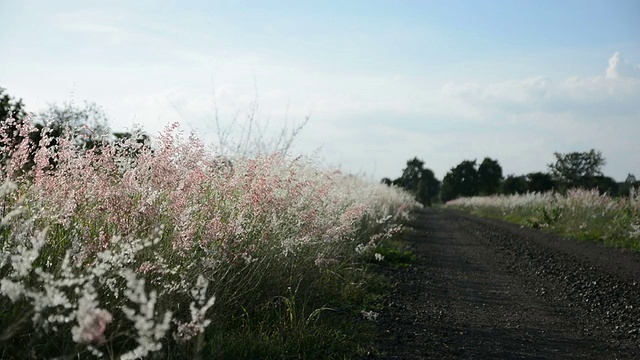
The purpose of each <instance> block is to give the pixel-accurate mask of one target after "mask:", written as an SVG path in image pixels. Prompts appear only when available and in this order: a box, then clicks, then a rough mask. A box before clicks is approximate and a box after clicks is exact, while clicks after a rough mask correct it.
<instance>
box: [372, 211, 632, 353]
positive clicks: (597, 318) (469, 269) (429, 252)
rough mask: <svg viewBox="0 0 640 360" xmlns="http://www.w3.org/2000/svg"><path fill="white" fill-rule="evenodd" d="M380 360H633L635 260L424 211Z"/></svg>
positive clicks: (391, 304) (390, 308)
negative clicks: (415, 257)
mask: <svg viewBox="0 0 640 360" xmlns="http://www.w3.org/2000/svg"><path fill="white" fill-rule="evenodd" d="M408 225H409V226H411V227H412V230H411V231H409V232H408V233H407V235H406V236H405V240H406V241H407V242H408V243H409V244H410V246H411V247H412V249H413V251H414V252H415V253H416V255H417V256H418V257H417V259H416V261H415V262H414V263H413V264H412V265H411V266H410V267H408V268H403V269H399V270H393V269H386V270H383V271H385V272H386V273H387V275H389V276H391V278H392V279H393V281H394V282H395V283H396V284H397V285H396V287H395V291H394V293H393V294H392V295H391V296H390V297H389V298H388V299H387V301H386V304H385V310H383V311H382V312H381V314H380V316H379V317H378V320H377V323H378V326H379V330H380V338H379V342H378V345H379V347H380V354H379V355H377V356H373V355H372V356H371V357H372V358H378V359H640V254H639V253H635V252H631V251H625V250H620V249H612V248H607V247H604V246H601V245H599V244H595V243H585V242H577V241H571V240H565V239H562V238H560V237H557V236H554V235H550V234H546V233H543V232H541V231H537V230H532V229H527V228H522V227H520V226H518V225H513V224H508V223H505V222H502V221H498V220H491V219H481V218H477V217H474V216H471V215H467V214H464V213H461V212H457V211H452V210H446V211H435V210H430V209H425V210H423V211H421V212H420V213H418V214H417V218H416V219H415V220H414V221H412V222H411V223H410V224H408Z"/></svg>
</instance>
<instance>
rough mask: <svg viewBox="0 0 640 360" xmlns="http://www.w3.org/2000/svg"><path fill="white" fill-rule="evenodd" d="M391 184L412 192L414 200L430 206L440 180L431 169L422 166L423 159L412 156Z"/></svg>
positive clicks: (438, 189) (438, 188) (437, 190)
mask: <svg viewBox="0 0 640 360" xmlns="http://www.w3.org/2000/svg"><path fill="white" fill-rule="evenodd" d="M392 184H394V185H396V186H399V187H402V188H404V189H405V190H407V191H409V192H410V193H412V194H414V196H415V199H416V201H418V202H420V203H422V204H424V205H427V206H431V202H432V198H433V197H435V196H437V194H438V192H439V191H440V181H439V180H438V179H436V177H435V175H434V173H433V171H431V170H430V169H425V168H424V161H422V160H420V159H418V158H417V157H414V158H413V159H411V160H409V161H407V166H406V167H405V168H404V169H403V170H402V176H401V177H400V178H399V179H396V180H394V181H393V182H392Z"/></svg>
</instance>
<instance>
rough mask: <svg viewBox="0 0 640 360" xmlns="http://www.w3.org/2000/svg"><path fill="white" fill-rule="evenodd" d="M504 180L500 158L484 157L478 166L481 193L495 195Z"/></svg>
mask: <svg viewBox="0 0 640 360" xmlns="http://www.w3.org/2000/svg"><path fill="white" fill-rule="evenodd" d="M501 182H502V166H500V163H499V162H498V160H493V159H491V158H488V157H486V158H484V160H482V163H481V164H480V166H479V167H478V191H479V194H480V195H493V194H495V193H497V192H498V189H499V188H500V183H501Z"/></svg>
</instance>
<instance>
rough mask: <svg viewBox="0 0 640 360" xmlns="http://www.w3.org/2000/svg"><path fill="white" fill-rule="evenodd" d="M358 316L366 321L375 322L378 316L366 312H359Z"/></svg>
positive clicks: (375, 313) (374, 313)
mask: <svg viewBox="0 0 640 360" xmlns="http://www.w3.org/2000/svg"><path fill="white" fill-rule="evenodd" d="M360 314H362V317H364V318H365V319H366V320H368V321H376V319H377V318H378V315H380V314H378V313H377V312H375V311H366V310H362V311H360Z"/></svg>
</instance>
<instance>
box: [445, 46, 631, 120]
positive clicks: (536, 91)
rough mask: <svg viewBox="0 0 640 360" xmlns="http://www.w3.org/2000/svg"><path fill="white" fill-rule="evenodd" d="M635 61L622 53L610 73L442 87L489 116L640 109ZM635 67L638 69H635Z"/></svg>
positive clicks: (453, 97) (589, 113)
mask: <svg viewBox="0 0 640 360" xmlns="http://www.w3.org/2000/svg"><path fill="white" fill-rule="evenodd" d="M635 69H637V66H636V67H633V66H631V65H629V64H628V63H625V62H623V60H622V57H621V56H620V54H619V53H615V54H614V55H613V57H612V58H611V60H610V61H609V67H608V68H607V70H606V76H599V75H596V76H590V77H570V78H566V79H563V80H560V81H556V80H553V79H550V78H548V77H544V76H537V77H531V78H526V79H524V80H507V81H503V82H496V83H489V84H479V83H473V82H470V83H462V84H456V83H448V84H446V85H445V86H444V87H443V88H442V90H441V93H442V95H443V96H444V97H448V98H450V99H451V100H453V101H457V102H459V103H461V104H462V105H463V106H467V107H471V108H472V109H473V110H474V111H475V115H476V116H475V117H476V118H478V117H479V118H484V119H491V118H495V117H496V115H499V114H501V113H506V112H509V113H514V112H515V113H530V112H539V111H544V112H548V113H572V114H576V115H582V116H584V117H585V119H587V118H594V117H602V116H606V115H613V114H627V115H634V114H635V115H637V114H638V113H640V102H639V101H638V99H639V98H640V77H634V76H632V75H634V74H635V72H634V71H635ZM632 70H634V71H632Z"/></svg>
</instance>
